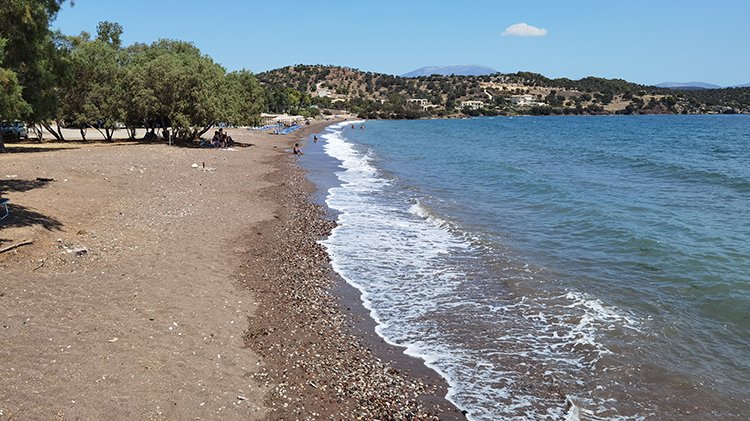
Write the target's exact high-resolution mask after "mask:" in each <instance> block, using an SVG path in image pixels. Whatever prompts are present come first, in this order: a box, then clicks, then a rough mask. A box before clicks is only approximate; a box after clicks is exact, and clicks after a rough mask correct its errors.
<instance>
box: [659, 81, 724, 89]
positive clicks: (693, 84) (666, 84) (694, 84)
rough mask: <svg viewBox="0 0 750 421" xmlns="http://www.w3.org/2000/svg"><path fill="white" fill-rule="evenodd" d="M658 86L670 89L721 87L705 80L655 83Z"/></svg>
mask: <svg viewBox="0 0 750 421" xmlns="http://www.w3.org/2000/svg"><path fill="white" fill-rule="evenodd" d="M654 86H656V87H657V88H669V89H683V90H691V89H693V90H694V89H721V86H719V85H714V84H713V83H705V82H663V83H660V84H658V85H654Z"/></svg>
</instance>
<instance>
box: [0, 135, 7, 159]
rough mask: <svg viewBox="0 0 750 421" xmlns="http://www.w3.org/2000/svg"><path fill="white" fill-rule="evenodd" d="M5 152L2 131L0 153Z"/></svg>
mask: <svg viewBox="0 0 750 421" xmlns="http://www.w3.org/2000/svg"><path fill="white" fill-rule="evenodd" d="M3 152H7V151H6V150H5V140H4V139H3V131H2V130H0V153H3Z"/></svg>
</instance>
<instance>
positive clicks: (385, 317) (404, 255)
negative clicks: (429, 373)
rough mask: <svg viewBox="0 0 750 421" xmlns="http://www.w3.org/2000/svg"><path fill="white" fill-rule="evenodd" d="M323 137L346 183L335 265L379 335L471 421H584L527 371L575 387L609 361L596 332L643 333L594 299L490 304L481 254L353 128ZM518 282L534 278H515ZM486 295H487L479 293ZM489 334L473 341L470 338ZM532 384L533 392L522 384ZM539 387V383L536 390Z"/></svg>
mask: <svg viewBox="0 0 750 421" xmlns="http://www.w3.org/2000/svg"><path fill="white" fill-rule="evenodd" d="M351 124H355V125H356V124H360V123H359V122H353V123H352V122H344V123H340V124H338V125H334V126H331V127H330V129H329V132H328V133H326V134H324V135H323V138H324V140H325V143H324V150H325V151H326V153H327V154H328V155H330V156H332V157H334V158H336V159H338V160H339V161H341V165H340V167H341V170H340V171H338V172H337V174H336V175H337V176H338V178H339V179H340V181H341V185H340V186H338V187H334V188H331V189H330V190H329V192H328V195H327V198H326V203H327V205H328V206H329V207H330V208H331V209H334V210H336V211H337V212H338V221H337V227H336V228H334V230H333V232H332V233H331V235H330V236H329V237H328V238H327V239H325V240H323V241H321V243H322V244H323V245H324V246H325V248H326V250H327V252H328V253H329V255H330V256H331V259H332V262H331V263H332V266H333V268H334V270H336V272H337V273H339V274H340V275H341V276H342V277H343V278H344V279H345V280H346V281H347V282H348V283H349V284H351V285H353V286H354V287H356V288H357V289H358V290H359V291H361V293H362V295H361V297H362V301H363V303H364V306H365V308H367V309H368V311H369V312H370V315H371V316H372V318H373V319H374V320H375V321H376V323H377V327H376V332H377V334H378V335H380V336H381V337H383V339H384V340H385V341H387V342H388V343H391V344H395V345H400V346H405V347H406V353H407V354H408V355H411V356H415V357H419V358H421V359H423V360H424V361H425V363H426V364H427V365H428V366H429V367H431V368H432V369H434V370H435V371H436V372H438V373H439V374H440V375H441V376H442V377H444V378H445V379H446V380H447V382H448V384H449V392H448V396H447V398H448V399H449V400H451V401H452V402H454V403H455V404H456V405H457V406H459V407H460V408H462V409H465V410H466V411H468V414H467V417H468V418H469V419H470V420H496V419H510V418H512V419H529V420H531V419H562V418H566V417H567V418H568V419H576V418H575V417H576V416H578V414H580V413H581V411H582V409H581V408H578V407H577V406H575V405H572V406H570V409H568V408H565V407H562V406H561V405H560V403H559V397H558V396H557V395H555V394H554V393H553V394H549V396H545V395H537V394H535V393H534V391H533V390H531V391H529V392H525V390H530V389H533V387H530V386H529V384H528V379H525V377H527V374H528V372H530V371H532V370H538V368H534V367H533V366H534V364H537V365H538V364H540V363H541V365H542V367H544V371H546V372H544V373H541V372H540V375H541V374H544V376H550V377H554V378H559V379H570V381H571V382H575V381H576V377H575V376H576V375H577V373H578V372H579V371H580V370H581V369H582V368H584V367H588V368H591V367H593V366H594V365H595V364H596V362H597V361H598V360H599V358H601V356H602V355H604V354H606V353H607V352H608V351H607V350H606V348H605V347H604V346H603V345H601V344H600V343H599V342H597V332H598V331H599V329H602V328H606V326H608V325H611V324H626V325H630V326H632V328H635V326H636V324H635V323H631V320H630V319H628V318H627V317H625V316H623V315H621V314H620V312H618V311H617V310H616V309H612V308H609V307H606V306H604V305H603V304H602V303H601V302H599V301H597V300H595V299H592V298H591V297H588V296H586V295H584V294H579V293H574V292H571V293H567V294H563V295H559V296H552V297H547V298H544V297H541V298H540V297H536V298H528V297H525V296H519V297H512V296H509V297H494V296H485V295H482V294H481V292H479V293H473V294H475V295H471V294H472V292H471V291H472V290H473V289H475V288H478V287H477V286H476V285H475V282H476V279H475V278H472V277H471V276H469V273H468V271H469V270H471V267H472V263H470V261H469V263H464V264H465V265H467V266H466V267H464V266H462V265H461V262H462V261H461V259H460V257H461V256H466V255H470V254H471V253H474V252H475V249H477V247H474V246H473V245H472V242H471V239H470V238H468V237H467V236H463V235H458V234H457V233H456V232H455V230H454V229H453V228H452V227H450V224H449V223H448V222H447V221H446V220H444V219H442V218H440V217H438V216H437V215H436V214H435V213H434V212H432V211H431V210H430V209H429V207H427V206H426V205H425V204H424V203H422V202H421V201H419V200H416V199H415V198H413V197H406V196H404V194H403V189H400V188H398V186H396V185H394V180H391V179H389V178H387V177H386V176H384V175H383V174H381V173H380V172H379V171H378V169H377V168H376V167H375V166H374V165H373V157H372V156H371V155H370V152H369V151H368V150H366V149H364V148H362V147H359V146H356V145H354V144H353V143H351V142H349V141H347V139H346V138H345V132H346V127H347V126H349V125H351ZM511 272H512V273H515V274H516V275H510V274H509V275H508V276H518V277H519V279H523V280H530V279H531V278H532V275H533V274H534V272H533V271H532V270H531V268H529V267H528V265H526V266H525V267H523V266H521V267H518V268H512V267H509V268H508V273H511ZM477 294H478V295H477ZM481 330H484V331H485V332H487V333H485V334H482V335H477V336H476V337H469V339H471V340H472V341H474V343H473V344H472V345H471V346H467V345H466V344H465V343H462V341H463V340H465V339H466V338H467V333H466V332H471V333H474V332H479V331H481ZM523 382H525V386H519V384H520V383H523ZM532 386H533V384H532Z"/></svg>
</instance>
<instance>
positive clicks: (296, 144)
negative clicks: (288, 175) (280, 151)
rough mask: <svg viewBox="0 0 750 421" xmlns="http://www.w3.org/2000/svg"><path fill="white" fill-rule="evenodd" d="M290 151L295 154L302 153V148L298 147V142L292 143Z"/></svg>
mask: <svg viewBox="0 0 750 421" xmlns="http://www.w3.org/2000/svg"><path fill="white" fill-rule="evenodd" d="M292 152H293V153H294V154H295V155H304V153H302V149H301V148H300V147H299V143H295V144H294V149H292Z"/></svg>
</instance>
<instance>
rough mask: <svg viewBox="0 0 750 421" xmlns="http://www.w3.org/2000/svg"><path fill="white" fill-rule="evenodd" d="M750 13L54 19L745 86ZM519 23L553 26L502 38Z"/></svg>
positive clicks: (227, 46) (157, 8) (365, 61)
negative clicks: (107, 21) (535, 33)
mask: <svg viewBox="0 0 750 421" xmlns="http://www.w3.org/2000/svg"><path fill="white" fill-rule="evenodd" d="M748 16H750V0H713V1H708V0H706V1H693V0H679V1H678V0H630V1H620V2H615V1H608V0H596V1H595V0H568V1H563V0H537V1H531V0H515V1H504V0H494V1H484V0H479V1H476V0H463V1H455V0H451V1H422V0H400V1H391V0H378V1H369V2H357V1H339V0H332V1H310V0H308V1H294V0H287V1H276V2H274V1H262V2H259V1H240V0H236V1H235V0H214V1H210V2H206V1H192V0H150V1H144V0H127V1H124V0H76V1H75V6H74V7H71V6H70V5H66V6H65V8H64V9H63V10H62V11H61V12H60V14H59V16H58V18H57V20H56V21H55V22H54V23H53V27H55V28H58V29H61V30H62V31H63V32H64V33H68V34H78V33H80V32H81V31H88V32H91V33H94V32H95V31H96V24H97V23H98V22H99V21H103V20H109V21H115V22H119V23H120V24H121V25H123V27H124V28H125V33H124V36H123V40H124V42H125V44H131V43H133V42H146V43H150V42H152V41H154V40H157V39H159V38H173V39H180V40H185V41H191V42H193V43H194V44H195V45H196V46H197V47H198V48H200V49H201V51H203V52H204V53H205V54H208V55H210V56H211V57H213V58H214V60H215V61H217V62H218V63H220V64H222V65H223V66H224V67H226V68H227V69H229V70H238V69H242V68H246V69H249V70H251V71H253V72H262V71H265V70H270V69H274V68H278V67H282V66H287V65H292V64H300V63H301V64H334V65H341V66H350V67H354V68H358V69H361V70H367V71H373V72H380V73H389V74H403V73H406V72H408V71H411V70H414V69H416V68H419V67H423V66H431V65H449V64H480V65H485V66H489V67H492V68H494V69H497V70H498V71H501V72H508V73H510V72H516V71H532V72H538V73H542V74H544V75H546V76H549V77H569V78H574V79H578V78H581V77H585V76H601V77H607V78H622V79H626V80H629V81H633V82H638V83H644V84H655V83H659V82H665V81H677V82H687V81H702V82H709V83H715V84H718V85H737V84H745V83H750V54H748V52H747V51H748V50H749V47H748V45H750V25H749V24H748V23H747V19H748ZM519 23H526V24H527V25H529V26H532V27H534V28H536V29H537V31H536V32H537V33H538V34H540V33H544V32H545V31H543V30H546V34H544V35H543V36H533V37H529V36H515V35H502V34H503V32H504V31H506V29H508V28H509V27H511V26H512V25H514V24H519ZM516 28H518V27H516ZM534 28H531V29H532V30H534ZM510 32H513V31H510ZM521 32H523V31H521Z"/></svg>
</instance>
